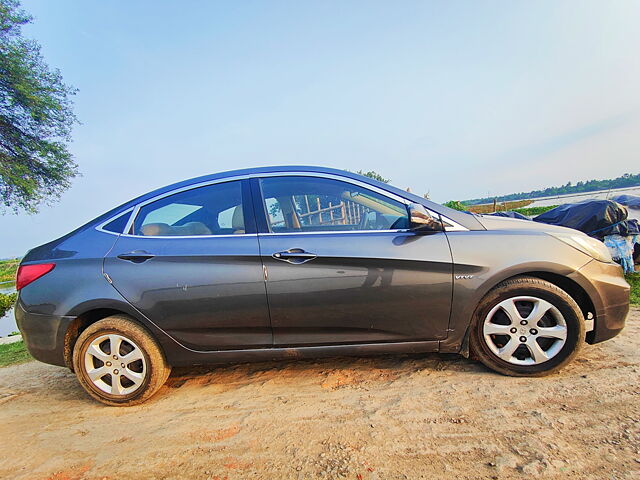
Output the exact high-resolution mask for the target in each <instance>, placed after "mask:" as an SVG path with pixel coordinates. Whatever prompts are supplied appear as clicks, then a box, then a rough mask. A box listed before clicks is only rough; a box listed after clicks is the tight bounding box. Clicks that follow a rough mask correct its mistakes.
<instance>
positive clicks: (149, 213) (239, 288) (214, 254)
mask: <svg viewBox="0 0 640 480" xmlns="http://www.w3.org/2000/svg"><path fill="white" fill-rule="evenodd" d="M247 182H248V180H235V181H226V182H221V183H215V184H210V185H205V186H199V187H195V188H194V187H190V188H188V189H186V190H185V189H183V190H181V191H178V192H174V193H172V194H168V195H163V196H162V197H161V198H156V199H154V200H152V201H148V202H145V203H144V204H142V205H140V206H139V208H137V209H136V212H134V214H135V220H134V221H133V224H132V225H131V227H130V229H129V231H128V232H127V233H126V234H124V235H121V236H120V237H119V239H118V241H117V242H116V244H115V246H114V247H113V248H112V249H111V252H110V253H109V254H108V256H107V257H106V258H105V264H104V270H105V272H106V273H107V274H108V275H109V277H110V278H111V280H112V282H113V286H114V287H115V288H116V289H117V290H118V291H119V292H120V293H121V294H122V296H123V297H125V298H126V299H127V300H128V301H129V302H130V303H131V304H132V305H133V306H135V307H136V308H137V309H138V310H140V311H141V312H142V313H143V314H144V315H145V316H147V317H148V318H149V319H150V320H151V321H153V322H154V323H155V324H157V325H158V326H159V327H160V328H162V329H163V330H165V331H166V332H167V333H168V334H169V335H171V336H172V337H173V338H175V339H176V340H177V341H179V342H180V343H182V344H183V345H185V346H187V347H189V348H192V349H195V350H224V349H237V348H254V347H270V346H271V345H272V334H271V325H270V321H269V314H268V309H267V300H266V294H265V285H264V273H263V268H262V263H261V261H260V254H259V248H258V239H257V235H256V228H255V220H254V216H253V209H252V206H251V200H250V193H249V186H248V183H247Z"/></svg>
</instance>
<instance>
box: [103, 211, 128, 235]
mask: <svg viewBox="0 0 640 480" xmlns="http://www.w3.org/2000/svg"><path fill="white" fill-rule="evenodd" d="M130 216H131V211H129V212H127V213H123V214H122V215H120V216H119V217H116V218H115V219H113V220H111V221H110V222H109V223H107V224H106V225H105V226H104V227H102V229H103V230H106V231H107V232H113V233H122V232H124V228H125V227H126V226H127V222H128V221H129V217H130Z"/></svg>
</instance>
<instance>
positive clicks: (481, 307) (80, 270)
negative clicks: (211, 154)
mask: <svg viewBox="0 0 640 480" xmlns="http://www.w3.org/2000/svg"><path fill="white" fill-rule="evenodd" d="M17 288H18V290H19V296H18V301H17V305H16V318H17V322H18V326H19V328H20V331H21V332H22V334H23V336H24V339H25V341H26V344H27V346H28V348H29V351H30V352H31V354H32V355H33V356H34V357H35V358H37V359H39V360H41V361H43V362H47V363H51V364H54V365H60V366H66V367H68V368H70V369H71V370H72V371H74V372H75V373H76V375H77V377H78V380H79V381H80V384H81V385H82V386H83V387H84V389H85V390H86V391H87V392H88V394H89V395H91V396H92V397H93V398H95V399H97V400H99V401H101V402H103V403H105V404H108V405H132V404H137V403H140V402H143V401H145V400H146V399H148V398H149V397H151V396H152V395H153V394H154V393H155V392H156V391H157V390H158V389H159V388H160V387H161V386H162V385H163V383H164V382H165V380H166V379H167V377H168V375H169V373H170V370H171V367H172V366H177V365H193V364H211V363H224V362H245V361H265V360H272V359H285V358H287V359H291V358H305V357H319V356H330V355H331V356H333V355H368V354H385V353H386V354H390V353H405V352H413V353H416V352H447V353H459V354H461V355H464V356H472V357H473V358H476V359H477V360H479V361H481V362H482V363H484V364H485V365H486V366H487V367H489V368H491V369H493V370H495V371H498V372H501V373H504V374H507V375H516V376H539V375H546V374H549V373H552V372H555V371H557V370H558V369H560V368H562V367H563V366H564V365H566V364H567V363H568V362H570V361H571V360H572V359H573V358H574V357H575V356H576V355H577V354H578V351H579V350H580V348H581V346H582V345H583V343H585V341H586V343H591V344H593V343H597V342H601V341H603V340H607V339H609V338H611V337H613V336H615V335H617V334H618V333H619V332H620V330H622V328H623V326H624V322H625V318H626V316H627V313H628V311H629V286H628V284H627V283H626V282H625V280H624V277H623V276H622V273H621V269H620V267H619V266H618V265H616V264H615V263H613V261H612V260H611V257H610V255H609V253H608V251H607V249H606V248H605V246H604V245H603V244H602V243H600V242H599V241H597V240H594V239H592V238H590V237H588V236H586V235H584V234H583V233H581V232H578V231H575V230H569V229H566V228H562V227H554V226H549V225H543V224H538V223H535V222H529V221H524V220H515V219H509V218H499V217H487V216H478V215H473V214H469V213H463V212H458V211H455V210H451V209H449V208H446V207H443V206H441V205H438V204H435V203H433V202H430V201H429V200H425V199H424V198H421V197H418V196H415V195H413V194H411V193H408V192H405V191H403V190H401V189H398V188H395V187H392V186H390V185H387V184H384V183H380V182H377V181H375V180H371V179H370V178H366V177H362V176H360V175H357V174H354V173H350V172H344V171H340V170H334V169H329V168H320V167H268V168H255V169H248V170H237V171H232V172H226V173H220V174H215V175H210V176H206V177H201V178H196V179H192V180H188V181H184V182H181V183H177V184H174V185H171V186H168V187H165V188H161V189H159V190H156V191H153V192H150V193H148V194H146V195H143V196H141V197H138V198H136V199H134V200H131V201H129V202H127V203H125V204H123V205H121V206H119V207H116V208H114V209H113V210H111V211H109V212H107V213H105V214H104V215H101V216H100V217H98V218H96V219H95V220H93V221H91V222H89V223H87V224H86V225H83V226H82V227H80V228H78V229H76V230H75V231H73V232H71V233H69V234H67V235H65V236H63V237H61V238H59V239H57V240H54V241H52V242H50V243H47V244H45V245H42V246H40V247H36V248H34V249H32V250H31V251H29V252H28V253H27V255H26V256H25V257H24V259H23V261H22V263H21V265H20V268H19V271H18V277H17Z"/></svg>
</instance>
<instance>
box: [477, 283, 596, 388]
mask: <svg viewBox="0 0 640 480" xmlns="http://www.w3.org/2000/svg"><path fill="white" fill-rule="evenodd" d="M584 338H585V327H584V320H583V316H582V312H581V310H580V307H578V305H577V304H576V302H575V300H573V298H572V297H571V296H570V295H569V294H567V293H566V292H565V291H564V290H562V289H561V288H559V287H557V286H556V285H554V284H552V283H550V282H547V281H545V280H542V279H539V278H534V277H516V278H513V279H510V280H506V281H504V282H502V283H501V284H499V285H498V286H497V287H495V288H494V289H493V290H492V291H491V292H489V293H488V294H487V295H486V296H485V298H484V299H483V300H482V301H481V302H480V304H479V305H478V307H477V309H476V312H475V314H474V318H473V322H472V325H471V336H470V346H471V352H472V355H473V357H474V358H476V359H478V360H480V361H481V362H482V363H484V364H485V365H486V366H487V367H489V368H491V369H493V370H496V371H498V372H500V373H503V374H506V375H513V376H543V375H548V374H550V373H553V372H556V371H557V370H559V369H561V368H562V367H564V366H565V365H566V364H568V363H569V362H570V361H571V360H573V358H574V357H575V356H576V355H577V354H578V351H579V350H580V348H581V346H582V343H583V342H584Z"/></svg>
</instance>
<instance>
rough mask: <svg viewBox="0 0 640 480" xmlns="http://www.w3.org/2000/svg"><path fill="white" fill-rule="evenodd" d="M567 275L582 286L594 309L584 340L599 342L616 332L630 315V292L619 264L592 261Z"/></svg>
mask: <svg viewBox="0 0 640 480" xmlns="http://www.w3.org/2000/svg"><path fill="white" fill-rule="evenodd" d="M570 277H573V278H574V280H576V281H577V282H578V283H579V284H580V285H581V286H582V288H584V290H585V291H586V292H587V294H588V295H589V297H590V298H591V301H592V302H593V306H594V308H595V312H594V314H595V325H594V329H593V330H592V331H591V332H589V333H588V334H587V342H588V343H599V342H603V341H605V340H609V339H610V338H613V337H615V336H616V335H618V334H619V333H620V332H621V331H622V329H623V328H624V324H625V322H626V319H627V316H628V314H629V294H630V291H631V288H630V287H629V284H628V283H627V281H626V280H625V279H624V275H623V274H622V269H621V268H620V265H617V264H612V263H602V262H599V261H597V260H592V261H591V262H589V263H587V264H586V265H585V266H584V267H582V268H581V269H580V270H578V271H577V272H575V273H574V274H573V275H571V276H570Z"/></svg>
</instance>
